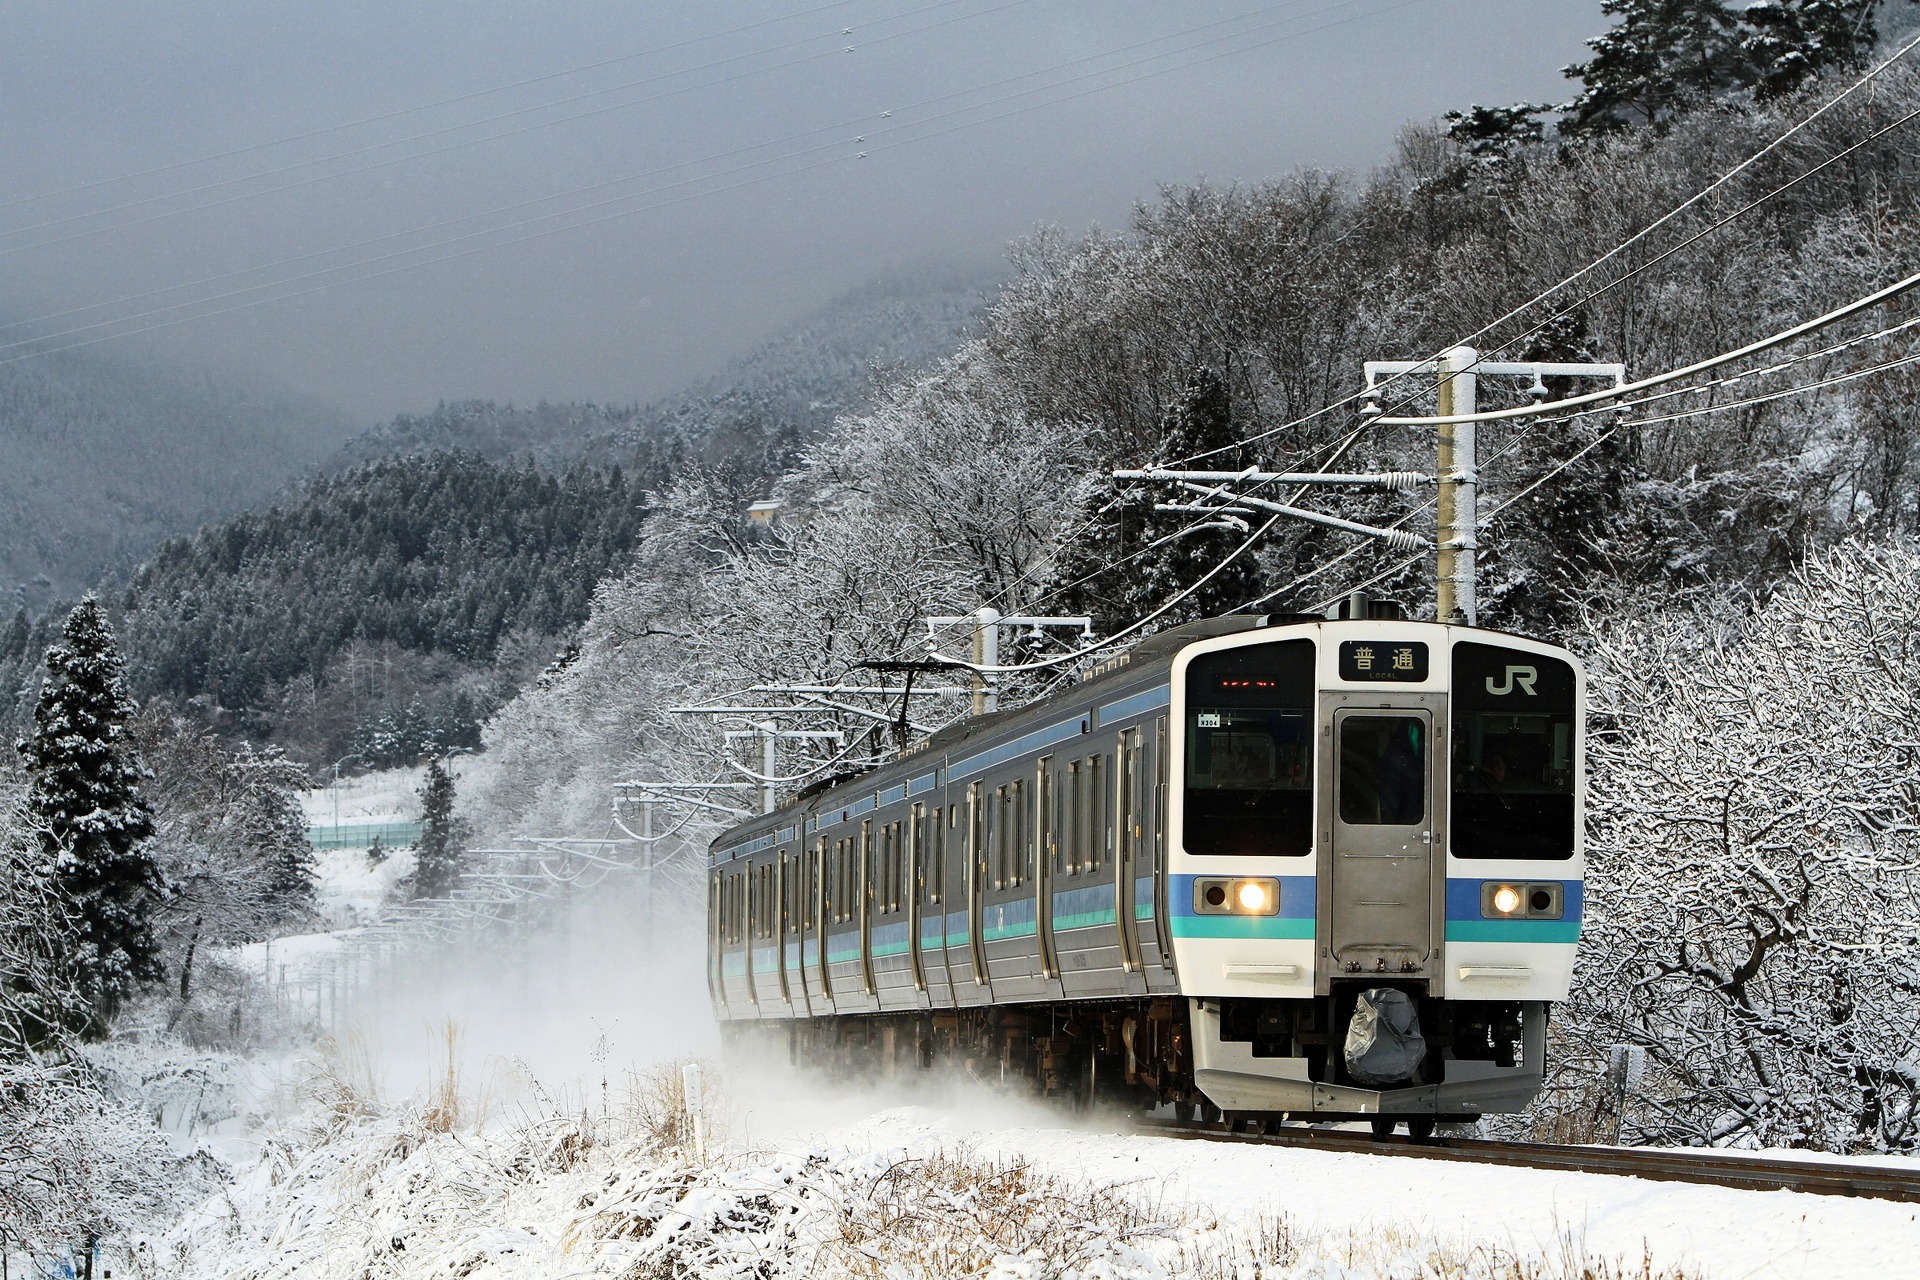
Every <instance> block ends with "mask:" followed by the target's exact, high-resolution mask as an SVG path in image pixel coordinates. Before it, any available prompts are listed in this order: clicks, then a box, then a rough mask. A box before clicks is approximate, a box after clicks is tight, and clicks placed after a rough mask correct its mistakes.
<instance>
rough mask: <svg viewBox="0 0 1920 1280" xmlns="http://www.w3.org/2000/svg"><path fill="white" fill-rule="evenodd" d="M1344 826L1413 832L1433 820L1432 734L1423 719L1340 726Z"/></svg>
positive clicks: (1349, 721) (1362, 720)
mask: <svg viewBox="0 0 1920 1280" xmlns="http://www.w3.org/2000/svg"><path fill="white" fill-rule="evenodd" d="M1338 786H1339V796H1340V821H1342V822H1344V823H1346V824H1347V825H1348V826H1373V827H1382V826H1385V827H1410V826H1412V825H1413V824H1414V823H1416V822H1419V821H1420V820H1421V819H1422V818H1424V817H1426V815H1427V733H1426V722H1425V721H1424V720H1422V719H1421V718H1420V717H1419V716H1348V717H1347V718H1346V719H1345V720H1342V721H1341V722H1340V780H1339V784H1338Z"/></svg>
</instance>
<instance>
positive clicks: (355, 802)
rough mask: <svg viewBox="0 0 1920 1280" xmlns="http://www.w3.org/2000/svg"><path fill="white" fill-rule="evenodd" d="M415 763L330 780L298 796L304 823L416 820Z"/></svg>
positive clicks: (419, 775) (417, 772) (422, 772)
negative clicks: (335, 780)
mask: <svg viewBox="0 0 1920 1280" xmlns="http://www.w3.org/2000/svg"><path fill="white" fill-rule="evenodd" d="M425 774H426V770H425V769H421V768H418V767H415V768H406V769H380V770H376V771H375V772H373V773H363V774H359V775H357V776H344V777H342V778H341V779H340V780H339V781H338V782H337V783H336V782H332V781H331V780H329V781H327V782H325V783H323V784H322V785H320V786H318V787H315V788H314V789H313V790H311V791H308V792H306V793H305V794H303V795H302V796H301V797H300V802H301V806H302V807H303V808H304V809H305V810H306V812H307V825H309V826H315V827H322V826H352V825H356V824H361V823H376V822H418V821H419V820H420V780H421V779H422V777H424V776H425Z"/></svg>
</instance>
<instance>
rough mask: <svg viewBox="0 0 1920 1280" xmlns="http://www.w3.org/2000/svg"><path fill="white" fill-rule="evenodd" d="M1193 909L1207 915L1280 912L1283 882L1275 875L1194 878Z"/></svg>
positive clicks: (1197, 913) (1248, 914)
mask: <svg viewBox="0 0 1920 1280" xmlns="http://www.w3.org/2000/svg"><path fill="white" fill-rule="evenodd" d="M1193 910H1194V914H1196V915H1203V916H1277V915H1279V914H1280V882H1279V881H1278V880H1277V879H1275V878H1274V877H1272V876H1201V877H1200V878H1198V879H1196V880H1195V881H1194V882H1193Z"/></svg>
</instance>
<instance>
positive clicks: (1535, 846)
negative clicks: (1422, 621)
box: [1449, 644, 1578, 858]
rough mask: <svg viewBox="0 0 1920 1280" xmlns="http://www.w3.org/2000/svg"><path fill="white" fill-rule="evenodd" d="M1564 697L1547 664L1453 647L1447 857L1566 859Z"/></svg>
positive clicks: (1570, 710)
mask: <svg viewBox="0 0 1920 1280" xmlns="http://www.w3.org/2000/svg"><path fill="white" fill-rule="evenodd" d="M1574 693H1575V683H1574V675H1573V668H1572V667H1571V666H1569V665H1568V664H1567V663H1565V662H1562V661H1560V660H1559V659H1557V658H1549V657H1547V656H1546V655H1544V654H1537V653H1525V652H1522V651H1520V650H1517V649H1508V648H1504V647H1502V646H1500V645H1491V644H1457V645H1455V646H1454V647H1453V695H1452V699H1451V701H1452V709H1453V759H1452V761H1451V769H1450V772H1451V774H1452V783H1453V786H1452V793H1453V803H1452V807H1451V809H1450V810H1449V812H1450V814H1451V819H1450V821H1451V826H1452V837H1451V842H1452V850H1453V856H1454V857H1456V858H1570V857H1572V856H1573V849H1574V821H1573V817H1574V806H1573V800H1574V777H1575V751H1576V736H1575V734H1576V724H1577V721H1576V719H1575V717H1576V715H1577V713H1578V708H1577V706H1576V705H1575V697H1574Z"/></svg>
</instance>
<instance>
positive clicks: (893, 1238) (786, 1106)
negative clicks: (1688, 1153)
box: [165, 1077, 1920, 1280]
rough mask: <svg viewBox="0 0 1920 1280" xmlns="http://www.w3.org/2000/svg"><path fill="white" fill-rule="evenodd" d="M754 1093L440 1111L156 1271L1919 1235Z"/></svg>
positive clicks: (946, 1111) (414, 1269)
mask: <svg viewBox="0 0 1920 1280" xmlns="http://www.w3.org/2000/svg"><path fill="white" fill-rule="evenodd" d="M655 1080H656V1082H657V1080H658V1077H656V1078H655ZM768 1083H769V1085H770V1087H766V1088H764V1089H763V1090H762V1091H761V1092H762V1093H763V1096H762V1097H761V1098H760V1099H759V1100H758V1101H757V1102H756V1103H755V1104H754V1105H746V1104H740V1105H736V1106H735V1107H734V1108H732V1112H731V1115H732V1126H733V1135H732V1136H731V1137H729V1138H726V1139H724V1140H721V1141H719V1142H717V1143H716V1144H715V1146H714V1147H713V1148H712V1149H710V1150H709V1151H708V1152H707V1153H706V1155H705V1157H704V1158H703V1157H700V1156H697V1155H695V1154H694V1153H692V1152H690V1151H688V1150H686V1149H685V1145H684V1140H685V1137H686V1135H685V1133H684V1131H683V1130H680V1129H678V1128H676V1127H675V1126H673V1125H672V1124H671V1123H670V1121H671V1118H672V1117H671V1114H670V1108H669V1110H668V1111H663V1110H662V1106H663V1105H664V1104H666V1103H669V1102H670V1101H671V1099H670V1098H668V1097H667V1096H666V1095H665V1094H663V1093H661V1092H660V1091H659V1089H658V1087H657V1083H656V1086H655V1087H653V1091H652V1092H648V1087H647V1086H645V1085H644V1083H643V1087H642V1088H641V1089H640V1090H639V1092H638V1093H637V1094H636V1095H630V1096H627V1097H625V1098H620V1099H619V1100H618V1101H616V1102H614V1103H612V1104H610V1105H609V1104H608V1103H606V1101H605V1099H604V1098H592V1099H589V1100H588V1101H587V1103H586V1105H584V1106H580V1105H573V1106H571V1107H569V1106H567V1105H564V1104H563V1105H559V1106H554V1107H550V1108H549V1109H548V1110H547V1111H546V1112H545V1114H543V1115H541V1116H539V1117H537V1118H535V1119H532V1120H528V1121H523V1122H518V1123H514V1124H507V1125H501V1124H496V1125H495V1126H493V1127H492V1128H490V1129H488V1130H487V1131H486V1132H484V1133H473V1132H470V1131H469V1132H461V1131H459V1125H458V1124H453V1125H449V1123H448V1118H449V1115H450V1114H451V1112H450V1111H449V1109H448V1108H446V1106H445V1102H446V1095H444V1094H443V1095H442V1096H441V1097H439V1098H437V1099H433V1100H430V1102H429V1104H428V1106H429V1108H438V1110H433V1109H429V1110H426V1111H424V1112H418V1111H417V1112H414V1113H412V1114H410V1115H408V1116H404V1117H392V1118H388V1119H385V1120H377V1121H371V1122H360V1123H356V1124H352V1125H349V1126H347V1127H346V1128H344V1129H341V1130H340V1131H338V1132H337V1133H336V1134H335V1135H334V1136H332V1137H329V1138H325V1139H323V1140H321V1141H318V1142H315V1143H312V1144H311V1145H307V1146H304V1147H299V1148H295V1147H283V1148H277V1149H274V1150H271V1151H270V1152H269V1156H268V1158H267V1159H265V1160H263V1161H262V1162H261V1163H260V1164H258V1165H257V1166H255V1167H253V1168H252V1169H251V1170H249V1171H247V1172H246V1173H245V1174H244V1175H243V1176H242V1177H241V1178H240V1180H239V1182H238V1184H237V1185H236V1186H235V1187H234V1188H233V1189H232V1192H231V1194H229V1195H223V1196H220V1197H216V1198H214V1199H212V1200H210V1201H208V1202H207V1204H206V1206H205V1207H204V1208H203V1209H202V1210H201V1212H200V1213H198V1214H197V1215H195V1217H194V1218H193V1219H192V1220H190V1221H189V1222H186V1223H183V1224H182V1225H181V1226H180V1228H179V1229H178V1230H177V1231H176V1233H175V1234H174V1236H173V1237H172V1238H171V1239H170V1240H168V1241H167V1242H166V1245H165V1247H166V1249H167V1251H168V1252H169V1253H170V1254H172V1255H173V1256H176V1257H178V1258H180V1259H181V1263H182V1265H181V1269H180V1270H179V1272H178V1273H177V1274H179V1275H180V1276H182V1277H186V1278H198V1277H213V1276H221V1277H239V1276H244V1277H258V1278H259V1280H270V1278H271V1280H280V1278H282V1277H284V1278H287V1280H291V1278H292V1277H296V1276H297V1277H302V1278H303V1280H333V1278H334V1277H339V1278H340V1280H346V1278H347V1277H356V1278H357V1277H360V1276H365V1275H380V1276H388V1277H394V1278H395V1280H411V1278H413V1277H419V1278H421V1280H425V1278H426V1277H442V1276H461V1277H471V1278H473V1280H548V1278H549V1277H554V1276H560V1275H566V1276H636V1277H638V1276H701V1277H729V1276H739V1277H746V1276H753V1277H780V1276H802V1275H808V1276H840V1275H870V1276H888V1277H895V1276H901V1277H904V1276H942V1277H944V1276H959V1275H975V1276H991V1277H1005V1278H1006V1280H1014V1278H1016V1277H1018V1278H1022V1280H1025V1278H1029V1277H1031V1278H1034V1280H1038V1278H1039V1277H1059V1278H1061V1280H1065V1278H1067V1277H1075V1278H1078V1280H1093V1278H1094V1277H1099V1278H1100V1280H1150V1278H1152V1280H1157V1278H1159V1277H1166V1276H1174V1275H1203V1276H1218V1277H1227V1276H1232V1277H1248V1278H1249V1280H1253V1278H1256V1277H1283V1276H1284V1277H1328V1278H1331V1277H1340V1278H1342V1280H1366V1278H1371V1277H1381V1278H1385V1277H1393V1278H1396V1280H1399V1278H1405V1280H1416V1278H1418V1280H1426V1278H1428V1277H1447V1278H1448V1280H1455V1278H1457V1280H1473V1278H1479V1277H1485V1278H1486V1280H1493V1278H1494V1277H1503V1278H1505V1277H1536V1276H1537V1277H1586V1276H1600V1277H1642V1276H1644V1277H1647V1278H1648V1280H1652V1278H1654V1277H1668V1276H1673V1277H1681V1276H1684V1277H1766V1276H1782V1277H1785V1276H1792V1277H1803V1276H1820V1277H1853V1276H1859V1277H1867V1276H1876V1277H1887V1276H1893V1275H1899V1274H1904V1272H1903V1271H1902V1268H1904V1267H1907V1266H1909V1265H1910V1263H1911V1257H1912V1255H1911V1242H1912V1241H1913V1239H1915V1238H1916V1236H1915V1232H1916V1230H1920V1210H1916V1209H1915V1207H1914V1206H1911V1205H1900V1204H1895V1203H1891V1202H1885V1201H1873V1200H1850V1199H1840V1198H1832V1197H1820V1196H1808V1195H1797V1194H1789V1193H1756V1192H1743V1191H1733V1190H1724V1189H1720V1188H1712V1187H1689V1186H1680V1187H1676V1186H1674V1185H1672V1184H1664V1183H1648V1182H1641V1181H1637V1180H1634V1179H1629V1178H1619V1177H1609V1176H1602V1175H1587V1174H1564V1173H1542V1172H1536V1171H1528V1170H1512V1169H1497V1168H1487V1167H1482V1166H1462V1165H1458V1164H1451V1163H1442V1162H1437V1161H1424V1160H1413V1159H1396V1158H1391V1157H1381V1156H1369V1155H1361V1154H1346V1153H1323V1152H1312V1151H1296V1150H1284V1149H1274V1148H1268V1147H1260V1146H1252V1145H1240V1146H1234V1145H1221V1144H1211V1143H1202V1142H1185V1141H1175V1140H1171V1139H1166V1138H1159V1137H1147V1136H1139V1135H1135V1134H1130V1133H1128V1132H1126V1131H1125V1129H1124V1125H1123V1124H1121V1123H1120V1122H1118V1121H1116V1120H1107V1121H1105V1122H1096V1123H1094V1124H1091V1125H1087V1126H1084V1127H1080V1128H1073V1127H1069V1126H1068V1125H1066V1124H1065V1123H1063V1121H1062V1117H1060V1116H1059V1115H1058V1114H1057V1113H1052V1112H1044V1111H1038V1110H1036V1109H1034V1108H1033V1107H1031V1106H1023V1105H1014V1104H1010V1103H1007V1102H1006V1101H1004V1100H1000V1099H996V1098H994V1097H992V1096H991V1095H986V1094H982V1093H967V1094H963V1095H960V1096H949V1097H947V1098H946V1099H944V1100H941V1101H939V1102H938V1103H936V1104H934V1105H888V1100H886V1099H876V1098H874V1097H873V1096H870V1095H868V1096H854V1097H852V1098H849V1096H848V1095H846V1094H844V1093H842V1094H841V1095H840V1096H839V1098H838V1100H837V1105H836V1104H834V1103H825V1104H823V1100H822V1099H821V1097H820V1096H819V1095H818V1094H817V1093H816V1091H815V1090H813V1089H808V1088H804V1087H800V1086H798V1085H796V1083H795V1082H793V1081H791V1080H784V1081H780V1082H777V1083H774V1082H768ZM616 1096H617V1095H616ZM453 1111H455V1112H457V1108H455V1109H453ZM1643 1264H1644V1265H1643Z"/></svg>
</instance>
